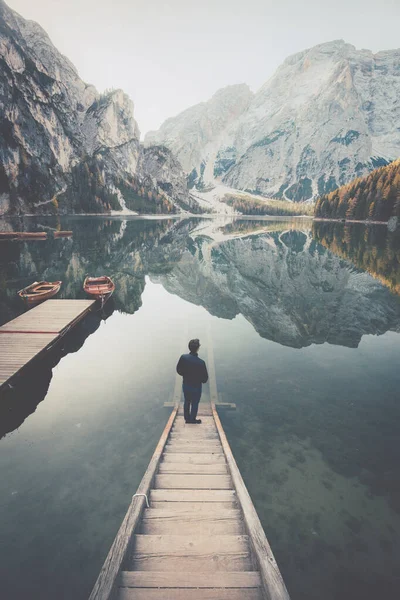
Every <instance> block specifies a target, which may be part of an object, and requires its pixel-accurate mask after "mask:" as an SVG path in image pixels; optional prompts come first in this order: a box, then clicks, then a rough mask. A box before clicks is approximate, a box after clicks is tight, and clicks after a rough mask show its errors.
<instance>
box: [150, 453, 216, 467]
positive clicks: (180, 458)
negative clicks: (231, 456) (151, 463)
mask: <svg viewBox="0 0 400 600" xmlns="http://www.w3.org/2000/svg"><path fill="white" fill-rule="evenodd" d="M180 462H181V463H185V464H194V465H209V464H212V465H215V464H220V463H223V464H225V462H226V461H225V455H224V454H223V453H215V452H214V453H211V452H208V453H204V454H196V453H193V452H181V453H179V452H171V453H170V452H164V454H163V458H162V463H161V464H163V465H166V464H171V463H180Z"/></svg>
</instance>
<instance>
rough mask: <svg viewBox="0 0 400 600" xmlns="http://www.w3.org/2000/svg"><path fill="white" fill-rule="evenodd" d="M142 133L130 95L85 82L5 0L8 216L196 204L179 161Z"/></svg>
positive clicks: (0, 120)
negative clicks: (147, 143) (149, 144)
mask: <svg viewBox="0 0 400 600" xmlns="http://www.w3.org/2000/svg"><path fill="white" fill-rule="evenodd" d="M139 135H140V134H139V128H138V125H137V123H136V121H135V119H134V106H133V103H132V102H131V100H130V99H129V98H128V96H127V95H126V94H124V93H123V92H122V91H121V90H116V91H110V92H107V93H104V94H99V93H98V92H97V90H96V89H95V88H94V87H93V86H91V85H87V84H85V83H84V82H83V81H82V80H81V79H80V77H79V75H78V73H77V71H76V69H75V67H74V66H73V65H72V64H71V62H70V61H69V60H68V59H67V58H66V57H64V56H62V55H61V54H60V53H59V52H58V51H57V49H56V48H55V47H54V46H53V44H52V43H51V41H50V39H49V37H48V36H47V34H46V32H45V31H44V30H43V29H42V28H41V27H40V26H39V25H38V24H37V23H34V22H32V21H26V20H25V19H23V18H22V17H20V16H19V15H18V14H17V13H16V12H14V11H12V10H11V9H10V8H9V7H8V6H7V5H6V4H5V3H4V2H3V0H0V214H5V213H8V214H20V213H22V214H26V213H35V214H36V213H57V212H59V213H66V212H97V213H99V212H108V211H110V210H116V211H123V212H128V211H129V210H132V211H139V212H153V213H154V212H174V211H175V210H176V207H178V208H179V205H180V204H182V205H183V206H185V207H188V206H190V207H192V208H195V206H196V202H195V201H194V200H193V199H192V198H191V197H190V195H189V191H188V188H187V185H186V177H185V174H184V172H183V170H182V168H181V166H180V164H179V162H178V161H176V160H175V159H174V158H173V157H172V156H171V153H170V151H169V150H168V149H167V148H165V147H164V148H161V149H158V148H152V149H146V150H144V149H143V148H142V147H141V145H140V142H139ZM150 155H151V156H152V157H153V159H152V161H151V169H150V170H149V171H147V170H146V168H147V166H148V164H149V156H150ZM157 161H159V164H158V165H157Z"/></svg>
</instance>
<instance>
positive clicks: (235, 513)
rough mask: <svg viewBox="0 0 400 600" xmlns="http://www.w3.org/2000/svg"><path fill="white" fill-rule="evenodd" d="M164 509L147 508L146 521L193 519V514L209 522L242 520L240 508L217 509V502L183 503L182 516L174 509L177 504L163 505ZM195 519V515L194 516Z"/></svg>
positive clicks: (144, 515)
mask: <svg viewBox="0 0 400 600" xmlns="http://www.w3.org/2000/svg"><path fill="white" fill-rule="evenodd" d="M161 504H162V505H163V508H146V509H145V510H144V512H143V518H144V519H155V520H157V519H171V520H176V519H185V518H187V517H189V518H190V517H191V516H192V513H196V515H195V516H196V520H200V521H202V520H207V519H209V518H218V519H242V511H241V510H240V508H217V507H216V505H217V504H218V503H217V502H214V503H213V505H212V510H210V505H209V504H207V503H206V504H205V503H203V502H182V503H181V507H182V515H179V514H177V511H176V510H175V509H174V506H175V504H178V503H177V502H171V503H170V504H165V503H161ZM193 517H194V515H193Z"/></svg>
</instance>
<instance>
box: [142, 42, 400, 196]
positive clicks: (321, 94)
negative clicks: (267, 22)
mask: <svg viewBox="0 0 400 600" xmlns="http://www.w3.org/2000/svg"><path fill="white" fill-rule="evenodd" d="M242 94H243V91H241V92H239V90H237V91H236V90H235V88H234V86H233V87H231V88H226V89H225V90H221V91H220V92H218V93H217V94H216V95H215V96H214V97H213V98H212V99H211V100H210V101H209V102H208V103H202V104H200V105H197V106H195V107H192V108H191V109H188V110H187V111H185V112H184V113H181V114H180V115H178V116H177V117H175V118H174V119H169V120H168V121H166V123H164V125H162V126H161V128H160V130H159V131H158V132H155V133H154V132H153V133H152V134H151V136H148V137H147V138H146V139H148V140H149V141H150V140H151V141H152V143H154V142H155V141H157V142H158V143H162V144H165V145H167V146H168V147H169V148H171V150H172V151H173V152H175V153H177V154H178V156H179V159H180V161H181V163H182V165H183V166H184V168H185V169H186V170H187V172H190V171H192V170H193V169H195V170H196V173H197V175H198V176H200V175H201V173H200V171H199V169H202V170H203V172H204V176H203V180H204V181H203V180H202V181H201V184H202V185H204V183H206V184H207V183H212V184H215V183H216V182H220V183H221V182H222V183H223V184H225V185H227V186H230V187H232V188H235V189H240V190H247V191H251V192H254V193H257V194H261V195H264V196H269V197H282V198H287V199H290V200H294V201H301V200H307V199H311V198H315V197H316V196H317V195H318V194H320V193H323V192H327V191H330V190H331V189H334V188H335V187H337V186H339V185H342V184H343V183H347V182H348V181H350V180H352V179H354V178H355V177H358V176H361V175H364V174H366V173H368V172H370V171H371V170H373V169H374V168H376V167H377V166H381V165H384V164H387V163H388V162H390V161H392V160H394V159H396V158H398V157H399V156H400V129H399V123H400V105H399V103H398V97H399V94H400V50H392V51H385V52H378V53H377V54H373V53H372V52H371V51H369V50H356V48H355V47H354V46H352V45H351V44H347V43H345V42H344V41H343V40H337V41H333V42H329V43H326V44H321V45H318V46H315V47H314V48H311V49H308V50H304V51H303V52H300V53H298V54H295V55H293V56H291V57H289V58H288V59H286V60H285V61H284V63H283V64H282V65H281V66H280V67H279V68H278V69H277V71H276V73H275V74H274V75H273V76H272V77H271V78H270V79H269V80H268V81H267V82H266V83H265V84H264V85H263V86H262V87H261V89H260V90H259V91H258V92H257V93H256V94H255V95H254V96H251V95H250V94H249V95H248V98H247V100H246V102H245V101H244V98H242ZM226 95H229V96H231V95H232V97H230V105H234V102H235V97H236V95H237V97H238V99H240V101H241V103H240V107H241V110H238V111H237V113H236V114H233V113H232V112H230V113H229V115H227V114H226V107H225V104H224V103H223V102H219V98H225V96H226ZM211 107H212V113H213V118H214V121H217V122H224V123H226V126H225V127H224V128H223V129H222V130H216V132H215V134H214V129H212V130H210V133H209V135H207V136H205V135H204V125H203V122H202V121H201V119H200V118H199V115H200V114H201V115H203V114H207V112H208V110H211ZM228 117H229V118H228ZM230 117H232V118H230ZM178 132H179V133H178ZM210 148H211V149H212V151H211V150H210ZM210 163H211V164H210Z"/></svg>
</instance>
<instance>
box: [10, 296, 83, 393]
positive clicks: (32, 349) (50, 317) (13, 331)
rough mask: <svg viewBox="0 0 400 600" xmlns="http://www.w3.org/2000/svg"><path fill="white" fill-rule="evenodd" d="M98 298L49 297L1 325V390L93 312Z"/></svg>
mask: <svg viewBox="0 0 400 600" xmlns="http://www.w3.org/2000/svg"><path fill="white" fill-rule="evenodd" d="M94 303H95V301H94V300H46V302H43V303H42V304H40V305H39V306H36V307H35V308H32V309H31V310H29V311H27V312H26V313H24V314H22V315H21V316H19V317H17V318H16V319H14V320H13V321H10V322H9V323H6V324H5V325H3V326H2V327H0V389H1V387H2V386H3V385H5V384H6V383H7V382H8V381H9V380H10V379H11V378H12V377H14V376H15V375H17V373H19V372H20V371H21V369H23V368H24V367H25V366H26V365H27V364H28V363H30V362H31V361H32V360H34V359H35V358H38V357H39V356H41V355H42V354H43V353H44V352H45V351H46V350H47V349H48V348H49V347H50V346H52V345H53V344H54V343H56V342H57V340H58V339H59V338H61V337H62V336H63V335H64V334H65V333H67V331H69V329H71V327H73V326H74V325H75V324H76V323H77V322H78V321H80V320H81V319H83V317H84V316H85V315H86V314H87V313H88V312H89V310H90V309H91V307H92V306H93V304H94Z"/></svg>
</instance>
